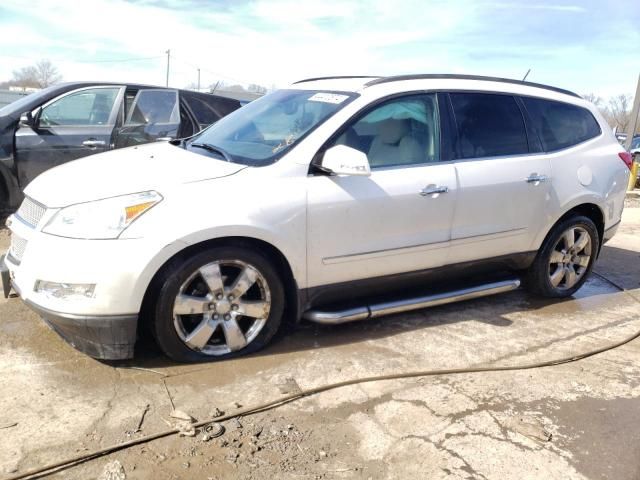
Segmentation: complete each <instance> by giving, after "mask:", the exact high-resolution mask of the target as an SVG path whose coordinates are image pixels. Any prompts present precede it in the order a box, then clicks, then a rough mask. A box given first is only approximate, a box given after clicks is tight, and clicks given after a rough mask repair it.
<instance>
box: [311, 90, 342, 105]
mask: <svg viewBox="0 0 640 480" xmlns="http://www.w3.org/2000/svg"><path fill="white" fill-rule="evenodd" d="M347 98H349V96H348V95H340V94H339V93H324V92H318V93H316V94H314V95H312V96H311V97H310V98H309V101H310V102H323V103H335V104H338V103H342V102H344V101H345V100H346V99H347Z"/></svg>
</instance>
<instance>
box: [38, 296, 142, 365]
mask: <svg viewBox="0 0 640 480" xmlns="http://www.w3.org/2000/svg"><path fill="white" fill-rule="evenodd" d="M25 303H26V305H27V306H28V307H29V308H31V309H32V310H33V311H34V312H36V313H37V314H38V315H40V316H41V317H42V319H43V320H44V321H45V322H46V323H47V325H49V326H50V327H51V328H52V329H53V330H54V331H55V332H56V333H57V334H58V335H60V336H61V337H62V338H63V339H64V340H66V341H67V342H68V343H69V344H70V345H71V346H72V347H74V348H75V349H77V350H80V351H81V352H83V353H86V354H87V355H89V356H90V357H93V358H98V359H101V360H124V359H128V358H132V357H133V351H134V346H135V343H136V330H137V326H138V315H137V314H131V315H93V316H92V315H75V314H67V313H60V312H54V311H52V310H48V309H46V308H43V307H40V306H38V305H36V304H35V303H33V302H30V301H29V300H25Z"/></svg>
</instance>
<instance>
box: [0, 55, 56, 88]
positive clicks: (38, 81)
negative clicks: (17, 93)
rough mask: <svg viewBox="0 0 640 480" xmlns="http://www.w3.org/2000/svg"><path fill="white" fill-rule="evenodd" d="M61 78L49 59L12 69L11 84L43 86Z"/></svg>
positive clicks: (33, 86)
mask: <svg viewBox="0 0 640 480" xmlns="http://www.w3.org/2000/svg"><path fill="white" fill-rule="evenodd" d="M60 80H62V75H60V73H59V72H58V69H57V68H56V67H55V66H54V65H53V64H52V63H51V62H50V61H49V60H40V61H39V62H38V63H36V64H35V65H30V66H28V67H23V68H21V69H20V70H14V71H13V78H12V79H11V81H10V82H11V84H13V85H15V86H17V87H23V88H25V87H32V88H45V87H48V86H49V85H53V84H54V83H58V82H59V81H60Z"/></svg>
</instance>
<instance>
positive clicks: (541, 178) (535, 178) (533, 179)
mask: <svg viewBox="0 0 640 480" xmlns="http://www.w3.org/2000/svg"><path fill="white" fill-rule="evenodd" d="M525 180H526V181H527V183H540V182H546V181H547V176H546V175H538V174H537V173H532V174H531V175H529V176H528V177H527V178H525Z"/></svg>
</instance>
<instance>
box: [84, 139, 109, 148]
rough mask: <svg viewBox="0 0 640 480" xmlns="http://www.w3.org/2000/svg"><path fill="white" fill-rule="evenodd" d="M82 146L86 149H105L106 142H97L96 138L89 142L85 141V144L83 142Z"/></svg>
mask: <svg viewBox="0 0 640 480" xmlns="http://www.w3.org/2000/svg"><path fill="white" fill-rule="evenodd" d="M82 145H84V146H85V147H90V148H91V147H93V148H95V147H104V146H105V145H106V142H105V141H104V140H96V139H95V138H90V139H88V140H85V141H84V142H82Z"/></svg>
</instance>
